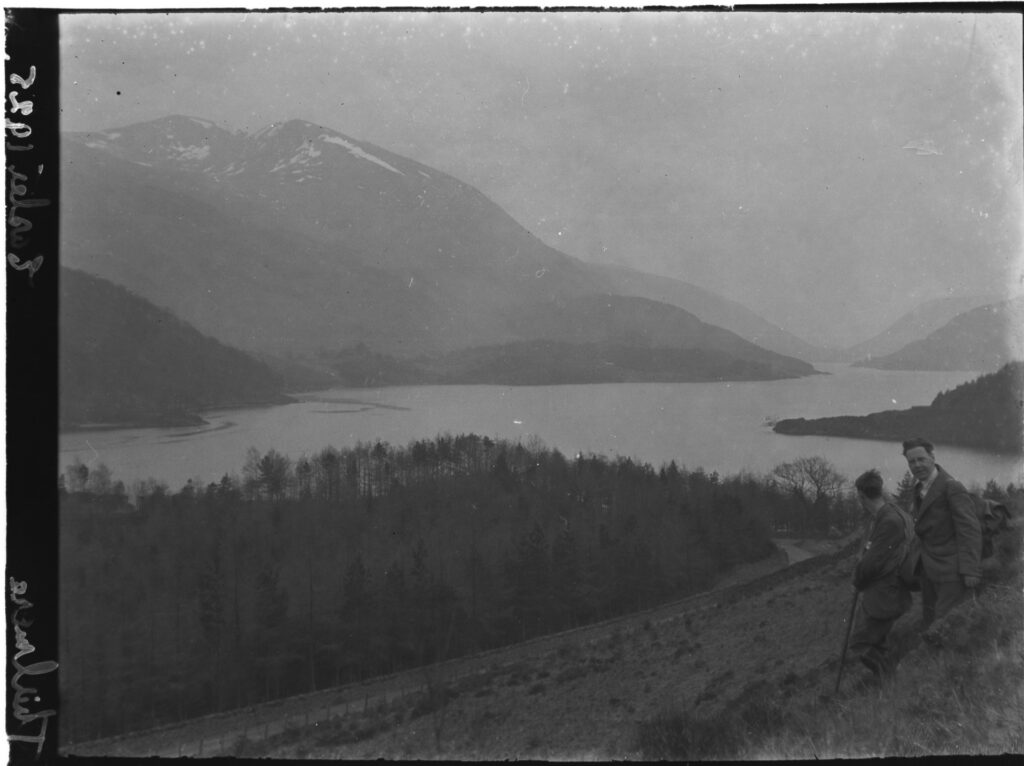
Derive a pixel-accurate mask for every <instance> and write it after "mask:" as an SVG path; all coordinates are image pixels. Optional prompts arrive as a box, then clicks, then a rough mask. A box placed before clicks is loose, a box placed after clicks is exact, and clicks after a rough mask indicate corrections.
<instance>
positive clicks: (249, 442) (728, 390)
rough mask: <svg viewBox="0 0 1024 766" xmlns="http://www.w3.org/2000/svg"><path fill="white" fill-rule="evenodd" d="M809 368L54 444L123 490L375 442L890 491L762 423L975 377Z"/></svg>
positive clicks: (479, 390) (74, 438)
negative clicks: (846, 481) (483, 440)
mask: <svg viewBox="0 0 1024 766" xmlns="http://www.w3.org/2000/svg"><path fill="white" fill-rule="evenodd" d="M816 366H817V368H818V369H819V370H822V371H825V372H828V373H830V374H828V375H815V376H812V377H808V378H800V379H796V380H779V381H766V382H738V383H630V384H621V383H613V384H597V385H579V386H576V385H567V386H522V387H515V386H408V387H399V388H380V389H332V390H329V391H320V392H314V393H308V394H303V395H301V397H300V401H298V402H296V403H294V404H287V405H280V406H274V407H263V408H253V409H236V410H223V411H214V412H208V413H204V418H205V419H206V420H208V421H209V425H208V426H203V427H187V428H133V429H119V430H106V431H83V432H78V433H71V434H61V436H60V441H59V444H60V446H59V448H60V459H59V466H60V468H61V470H63V468H64V467H65V466H67V465H69V464H70V463H72V462H73V461H74V460H75V459H76V458H77V459H79V460H81V461H82V462H83V463H85V464H86V465H89V466H95V465H96V464H98V463H100V462H102V463H105V464H106V465H107V466H108V467H109V468H110V469H111V471H112V472H113V477H114V479H120V480H122V481H124V482H125V484H126V485H127V486H128V487H131V486H132V484H133V483H134V482H135V481H137V480H140V479H145V478H149V477H152V478H156V479H159V480H161V481H164V482H166V483H167V484H168V485H169V486H170V487H171V489H174V490H177V489H179V488H180V487H181V486H182V485H184V484H185V482H186V481H187V480H188V479H190V478H192V479H197V480H198V481H200V482H201V483H203V484H206V483H208V482H211V481H217V480H219V479H220V477H221V476H223V475H224V474H225V473H234V474H240V473H241V469H242V464H243V463H244V461H245V452H246V450H247V449H248V448H249V447H256V448H257V449H258V450H260V451H261V452H265V451H267V450H269V449H271V448H273V449H276V450H278V451H279V452H281V453H284V454H286V455H289V456H290V457H292V458H298V457H299V456H300V455H302V454H303V453H305V454H313V453H315V452H317V451H319V450H320V449H322V448H324V447H326V446H328V445H333V446H335V447H338V448H342V447H347V446H352V445H355V444H356V443H357V442H359V441H363V442H372V441H375V440H377V439H380V440H382V441H387V442H390V443H391V444H394V445H403V446H404V445H405V444H407V443H408V442H409V441H411V440H413V439H421V438H433V437H434V436H436V435H437V434H439V433H444V432H449V433H452V434H459V433H476V434H479V435H481V436H490V437H491V438H504V439H511V440H516V439H522V440H523V441H524V442H525V441H526V440H528V439H529V438H530V437H531V436H536V437H538V438H540V439H541V440H542V441H543V442H544V443H545V444H546V445H548V446H549V447H554V448H557V449H559V450H560V451H561V452H562V453H563V454H565V455H567V456H573V455H575V454H576V453H578V452H583V453H590V452H594V453H599V454H605V455H609V456H615V455H622V456H627V457H633V458H637V459H639V460H642V461H644V462H649V463H652V464H653V465H654V466H656V467H658V466H660V465H661V464H663V463H667V462H668V461H670V460H675V461H676V462H677V464H679V465H680V466H686V467H687V468H690V469H693V468H697V467H698V466H700V467H703V468H704V469H705V470H707V471H709V472H710V471H718V472H719V473H720V474H730V473H736V472H738V471H741V470H747V471H752V472H755V473H767V472H769V471H771V469H772V468H773V467H774V466H776V465H778V464H779V463H782V462H784V461H788V460H792V459H794V458H797V457H802V456H811V455H820V456H822V457H825V458H827V459H828V460H830V461H831V462H832V463H834V464H835V465H836V466H837V467H838V468H839V470H840V471H841V472H842V473H844V474H845V475H846V476H848V477H849V478H851V479H852V478H854V477H856V476H857V475H858V474H859V473H861V472H862V471H864V470H866V469H868V468H872V467H875V468H878V469H879V470H880V471H881V472H882V474H883V476H884V477H885V479H886V482H887V486H889V487H895V484H896V482H897V481H899V479H900V478H901V477H902V476H903V473H904V471H905V470H906V464H905V462H904V460H903V456H902V455H901V454H900V445H899V444H898V443H888V442H877V441H866V440H859V439H842V438H833V437H818V436H781V435H778V434H775V433H773V432H772V430H771V428H770V427H769V426H768V425H766V424H765V420H766V419H781V418H790V417H806V418H813V417H823V416H827V415H864V414H867V413H869V412H876V411H879V410H885V409H904V408H907V407H910V406H913V405H920V404H928V403H929V402H931V400H932V399H933V398H934V397H935V395H936V394H938V393H939V392H940V391H943V390H947V389H949V388H953V387H955V386H957V385H959V384H960V383H963V382H965V381H968V380H971V379H973V378H975V377H977V374H976V373H968V372H962V373H961V372H899V371H884V370H869V369H864V368H856V367H850V366H848V365H838V364H834V365H830V364H818V365H816ZM913 435H914V434H909V435H908V436H913ZM922 435H923V436H927V434H922ZM936 457H937V459H938V462H939V463H940V464H941V465H942V466H943V467H945V468H946V469H947V470H948V471H950V473H952V474H953V475H954V476H956V477H957V478H958V479H960V480H961V481H963V482H964V483H967V484H970V483H971V482H982V483H983V482H985V481H987V480H988V479H995V480H996V481H999V482H1000V483H1003V484H1005V483H1008V482H1011V481H1012V482H1015V483H1021V482H1022V479H1024V467H1022V465H1021V461H1020V460H1019V459H1017V458H1014V457H1010V456H1005V455H996V454H990V453H985V452H979V451H975V450H968V449H960V448H953V447H946V446H944V445H941V444H939V445H936Z"/></svg>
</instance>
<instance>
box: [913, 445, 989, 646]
mask: <svg viewBox="0 0 1024 766" xmlns="http://www.w3.org/2000/svg"><path fill="white" fill-rule="evenodd" d="M903 456H904V457H905V458H906V459H907V466H908V467H909V468H910V473H911V474H913V476H914V478H915V479H917V484H916V486H915V490H914V500H913V501H912V503H911V507H910V508H908V510H909V512H910V515H911V517H912V518H913V519H914V531H915V532H916V533H917V536H918V538H919V539H920V541H921V546H920V547H921V561H920V563H919V564H918V570H917V572H918V575H919V577H920V580H921V607H922V608H921V618H922V621H923V623H924V626H925V627H927V626H928V625H930V624H931V623H932V622H933V621H934V620H935V619H936V618H938V617H942V616H943V615H944V614H946V613H947V612H948V611H949V610H950V609H952V608H953V607H954V606H956V605H957V604H959V603H960V602H961V601H963V600H964V599H966V598H968V597H969V596H970V595H971V594H972V593H973V589H974V588H975V587H977V585H978V583H980V582H981V525H980V524H979V523H978V517H977V516H976V515H975V514H974V501H973V500H972V499H971V497H970V495H968V494H967V490H966V489H965V488H964V485H963V484H961V483H960V482H958V481H957V480H956V479H954V478H953V477H952V476H950V475H949V474H948V473H946V472H945V471H944V470H943V469H942V466H940V465H938V464H937V463H936V462H935V447H934V446H933V445H932V443H931V442H929V441H928V440H927V439H921V438H915V439H910V440H908V441H905V442H903Z"/></svg>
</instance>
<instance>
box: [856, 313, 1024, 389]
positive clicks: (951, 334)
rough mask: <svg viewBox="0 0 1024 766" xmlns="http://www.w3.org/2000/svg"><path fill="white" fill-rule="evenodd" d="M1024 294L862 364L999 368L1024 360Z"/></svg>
mask: <svg viewBox="0 0 1024 766" xmlns="http://www.w3.org/2000/svg"><path fill="white" fill-rule="evenodd" d="M1022 333H1024V297H1021V298H1014V299H1012V300H1006V301H1000V302H999V303H993V304H990V305H986V306H979V307H978V308H974V309H971V310H970V311H966V312H964V313H962V314H958V315H957V316H956V317H954V318H953V319H952V320H950V321H949V322H948V323H946V324H945V325H943V326H942V327H940V328H939V329H937V330H935V331H934V332H932V333H930V334H929V335H928V336H927V337H925V338H922V339H920V340H915V341H913V342H911V343H908V344H907V345H906V346H903V347H902V348H900V349H899V350H897V351H894V352H893V353H891V354H886V355H884V356H881V357H874V358H869V359H864V360H862V361H860V362H857V363H856V366H860V367H874V368H876V369H881V370H970V371H975V372H986V371H991V370H996V369H998V368H999V367H1001V366H1002V365H1004V364H1006V363H1007V362H1010V361H1015V360H1020V359H1021V358H1022V351H1024V343H1022Z"/></svg>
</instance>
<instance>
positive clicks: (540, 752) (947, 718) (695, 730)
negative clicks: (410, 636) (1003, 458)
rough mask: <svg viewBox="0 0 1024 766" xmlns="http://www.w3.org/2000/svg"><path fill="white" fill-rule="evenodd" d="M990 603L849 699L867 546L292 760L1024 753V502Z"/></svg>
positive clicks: (332, 737) (396, 705)
mask: <svg viewBox="0 0 1024 766" xmlns="http://www.w3.org/2000/svg"><path fill="white" fill-rule="evenodd" d="M1013 503H1014V504H1015V505H1016V506H1017V516H1016V519H1017V520H1016V521H1015V522H1014V524H1015V527H1014V528H1013V529H1012V530H1011V532H1009V533H1006V534H1005V535H1004V536H1003V537H1002V539H1001V540H1000V541H999V544H998V546H997V548H998V551H997V556H996V558H994V559H990V560H989V562H988V565H987V571H986V575H985V583H984V587H983V589H982V590H981V591H980V593H979V596H978V599H977V601H976V603H972V604H967V605H964V606H963V607H961V608H960V609H958V610H956V611H954V612H953V613H952V614H951V615H949V616H948V618H947V619H945V620H943V621H940V622H939V623H936V624H935V625H933V626H932V628H931V629H930V630H929V631H928V632H927V633H926V634H924V640H920V639H918V640H916V641H915V640H914V639H913V636H914V635H915V633H914V631H912V630H911V628H912V627H913V624H914V623H915V622H916V620H917V619H918V617H919V614H920V602H919V600H918V597H915V603H914V606H913V609H912V611H911V613H910V614H909V615H907V616H905V617H904V618H903V619H902V620H901V622H900V623H899V626H900V630H901V632H903V633H904V634H905V635H907V636H908V637H909V638H908V644H909V645H910V649H909V651H908V653H907V654H906V656H905V657H904V660H903V662H902V664H901V665H900V667H899V669H898V673H897V676H896V678H895V681H894V682H892V683H887V684H884V685H883V684H879V682H877V681H876V680H874V678H873V677H872V676H871V675H870V674H869V673H868V671H867V670H866V669H864V668H862V667H861V666H860V665H859V663H851V664H850V665H849V666H848V667H847V668H846V669H845V675H844V680H843V684H842V688H841V689H840V692H839V693H838V694H835V693H834V687H835V680H836V673H837V670H838V655H839V649H840V644H841V641H842V638H843V630H844V621H845V619H846V614H847V610H848V609H849V604H850V596H851V593H850V589H849V578H850V571H851V569H852V566H853V563H854V555H855V549H856V547H857V543H856V542H854V543H853V544H852V545H849V546H847V547H846V548H845V549H843V550H842V551H840V552H838V553H836V554H833V555H831V556H824V557H819V558H817V559H810V560H807V561H804V562H801V563H799V564H796V565H794V566H791V567H789V568H788V569H786V570H781V571H778V572H775V573H773V574H771V575H768V576H767V577H764V578H761V579H760V580H759V581H756V582H753V583H750V584H747V585H744V586H741V587H739V588H734V589H728V590H726V591H722V592H720V593H719V594H711V595H712V596H714V598H709V599H707V600H703V599H702V600H701V601H700V602H697V603H693V604H692V605H691V604H687V605H685V606H684V607H681V608H677V609H676V610H675V611H673V612H665V611H652V612H648V613H644V614H638V615H634V616H633V619H631V620H629V621H625V622H623V623H620V624H617V625H616V626H615V627H614V628H613V629H610V630H608V631H606V632H605V633H604V634H603V635H593V636H589V637H587V638H586V639H582V638H575V637H572V636H567V637H565V638H564V639H562V640H561V642H558V643H554V644H552V643H550V642H546V643H545V644H543V645H541V646H537V647H524V648H523V649H522V650H521V652H520V653H519V654H517V655H516V656H515V657H514V658H511V659H510V658H507V657H506V658H505V660H504V661H503V662H499V661H497V660H495V661H494V663H493V664H492V665H491V666H489V667H485V668H476V669H474V671H473V672H472V673H468V674H465V675H462V674H459V673H458V672H457V671H455V670H438V671H437V672H436V673H435V674H434V676H433V677H432V678H431V677H428V676H427V675H426V674H425V675H424V678H423V681H424V689H423V690H422V691H421V692H420V693H419V694H415V695H411V696H406V697H400V698H398V699H395V700H394V701H391V702H387V703H380V704H378V705H376V706H370V708H369V709H366V710H363V711H362V712H358V713H356V714H353V715H350V716H346V717H339V718H337V719H333V720H332V721H331V722H329V723H326V724H325V723H321V724H320V725H319V726H317V727H307V728H303V727H298V726H297V727H294V728H293V729H292V730H290V731H289V732H287V733H286V734H284V735H282V736H281V737H279V738H277V739H276V744H275V743H271V742H267V741H264V742H260V743H255V742H253V743H246V742H239V743H238V746H239V747H238V752H239V753H245V754H251V755H271V756H273V757H278V758H296V757H299V758H317V759H339V758H344V759H347V758H388V759H390V758H417V759H419V758H442V759H458V760H463V759H481V760H506V759H520V758H529V759H540V760H565V759H569V760H665V759H668V760H716V759H744V760H746V759H766V758H767V759H783V758H792V759H797V758H800V759H802V758H807V759H811V758H823V757H825V758H827V757H833V758H835V757H857V756H861V757H866V756H910V755H926V754H967V753H971V754H993V753H1021V752H1024V724H1022V723H1021V722H1022V721H1024V698H1022V682H1024V654H1022V651H1024V641H1022V623H1021V615H1022V614H1024V603H1022V601H1024V597H1022V591H1021V585H1022V580H1021V567H1020V554H1021V529H1020V524H1021V521H1020V515H1019V512H1020V508H1019V506H1020V496H1019V495H1018V496H1017V497H1016V499H1015V500H1014V501H1013Z"/></svg>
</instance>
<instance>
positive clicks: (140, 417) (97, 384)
mask: <svg viewBox="0 0 1024 766" xmlns="http://www.w3.org/2000/svg"><path fill="white" fill-rule="evenodd" d="M59 381H60V426H61V428H63V429H66V428H73V427H76V426H84V425H89V424H103V423H120V424H124V423H131V422H137V423H147V424H151V423H161V424H165V425H187V424H192V423H201V422H202V419H201V418H199V416H198V415H197V412H198V411H199V410H202V409H209V408H212V407H228V406H237V405H251V404H270V403H283V402H286V401H289V400H288V398H287V397H285V396H284V395H283V393H282V383H281V380H280V378H279V377H278V376H277V375H276V374H275V373H274V372H272V371H271V370H270V369H269V368H268V367H267V366H266V365H264V364H263V363H261V362H258V361H256V360H255V359H252V358H251V357H249V356H248V355H246V354H244V353H242V352H241V351H238V350H237V349H234V348H230V347H228V346H225V345H224V344H222V343H219V342H218V341H215V340H213V339H212V338H208V337H206V336H204V335H202V334H201V333H199V332H198V331H197V330H195V329H194V328H192V327H190V326H189V325H188V324H186V323H185V322H182V321H181V320H180V319H178V318H177V317H175V316H174V315H172V314H170V313H169V312H167V311H164V310H163V309H159V308H157V307H156V306H154V305H152V304H151V303H149V302H148V301H145V300H143V299H142V298H139V297H137V296H134V295H132V294H131V293H130V292H128V291H127V290H125V289H124V288H122V287H118V286H116V285H113V284H111V283H110V282H107V281H106V280H103V279H99V278H98V277H94V276H90V275H89V274H85V273H83V272H80V271H75V270H73V269H68V268H63V269H61V275H60V378H59Z"/></svg>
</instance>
